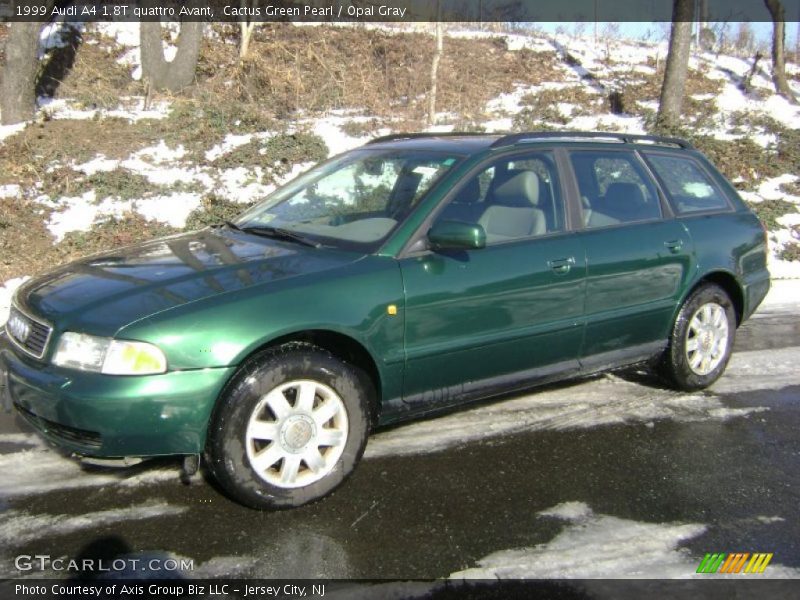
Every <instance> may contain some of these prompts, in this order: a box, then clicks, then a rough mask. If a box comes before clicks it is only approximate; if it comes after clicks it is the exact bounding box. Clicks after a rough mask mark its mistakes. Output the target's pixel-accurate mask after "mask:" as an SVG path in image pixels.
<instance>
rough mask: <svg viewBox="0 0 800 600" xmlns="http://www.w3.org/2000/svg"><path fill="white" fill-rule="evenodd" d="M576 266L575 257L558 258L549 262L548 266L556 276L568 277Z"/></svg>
mask: <svg viewBox="0 0 800 600" xmlns="http://www.w3.org/2000/svg"><path fill="white" fill-rule="evenodd" d="M574 264H575V257H573V256H570V257H569V258H558V259H555V260H548V261H547V265H548V266H549V267H550V268H551V269H552V270H553V273H555V274H556V275H566V274H567V273H569V270H570V269H571V268H572V265H574Z"/></svg>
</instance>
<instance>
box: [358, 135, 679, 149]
mask: <svg viewBox="0 0 800 600" xmlns="http://www.w3.org/2000/svg"><path fill="white" fill-rule="evenodd" d="M542 142H549V143H553V142H573V143H590V144H591V143H597V144H608V143H612V144H645V145H649V146H667V147H673V148H683V149H687V150H691V149H692V145H691V144H689V142H687V141H686V140H683V139H681V138H674V137H662V136H656V135H636V134H627V133H614V132H605V131H529V132H522V133H511V134H503V133H494V134H487V133H467V132H453V133H442V132H429V133H397V134H392V135H386V136H382V137H379V138H375V139H374V140H372V141H370V142H368V144H369V145H373V144H374V145H375V146H379V147H380V146H385V147H388V148H398V147H400V148H407V149H414V150H441V151H446V152H461V153H469V154H471V153H474V152H478V151H481V150H486V149H488V148H503V147H509V146H517V145H521V144H532V143H542Z"/></svg>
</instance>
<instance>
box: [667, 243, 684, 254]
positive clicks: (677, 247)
mask: <svg viewBox="0 0 800 600" xmlns="http://www.w3.org/2000/svg"><path fill="white" fill-rule="evenodd" d="M664 245H665V246H666V247H667V250H669V251H670V252H672V253H673V254H677V253H678V252H680V251H681V248H683V240H670V241H668V242H664Z"/></svg>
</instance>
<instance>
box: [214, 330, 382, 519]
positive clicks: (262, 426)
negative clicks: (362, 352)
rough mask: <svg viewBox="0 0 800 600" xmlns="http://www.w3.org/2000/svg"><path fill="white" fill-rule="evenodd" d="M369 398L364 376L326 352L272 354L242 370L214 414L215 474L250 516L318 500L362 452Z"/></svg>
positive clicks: (299, 349) (304, 348)
mask: <svg viewBox="0 0 800 600" xmlns="http://www.w3.org/2000/svg"><path fill="white" fill-rule="evenodd" d="M370 393H371V388H370V385H369V384H368V382H367V379H366V377H365V376H364V374H363V373H361V371H360V370H359V369H357V368H356V367H354V366H352V365H350V364H348V363H345V362H343V361H341V360H339V359H337V358H336V357H334V356H333V355H332V354H330V353H329V352H327V351H325V350H322V349H320V348H317V347H315V346H312V345H310V344H290V345H287V346H282V347H280V348H276V349H273V350H270V351H267V352H266V353H265V354H263V355H261V356H260V357H256V358H255V359H253V360H252V361H250V363H248V364H247V365H246V366H245V367H243V368H242V371H241V372H240V373H239V374H238V375H237V376H236V377H235V379H234V380H233V382H232V383H231V384H230V385H229V386H228V388H227V390H226V392H224V394H223V397H222V398H221V400H220V403H219V405H218V406H217V408H216V410H215V412H214V416H213V417H212V422H211V425H210V429H209V435H208V442H207V445H206V458H207V460H208V464H209V465H210V468H211V471H212V473H213V474H214V476H215V478H216V479H217V481H218V482H219V483H220V484H221V485H222V487H223V488H224V489H225V490H226V491H227V492H228V493H229V494H230V495H231V496H232V497H234V498H235V499H236V500H238V501H239V502H241V503H243V504H245V505H247V506H250V507H253V508H288V507H295V506H300V505H302V504H305V503H307V502H311V501H313V500H316V499H318V498H321V497H323V496H325V495H326V494H328V493H330V492H331V491H333V490H334V489H335V488H336V487H337V486H339V484H341V483H342V482H343V481H344V479H345V478H346V477H347V476H348V475H349V474H350V473H351V472H352V471H353V469H354V468H355V466H356V464H357V463H358V461H359V459H360V458H361V455H362V454H363V452H364V446H365V445H366V440H367V433H368V430H369V425H368V423H369V419H368V415H369V405H370V403H369V394H370Z"/></svg>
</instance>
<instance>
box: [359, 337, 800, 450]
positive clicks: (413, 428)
mask: <svg viewBox="0 0 800 600" xmlns="http://www.w3.org/2000/svg"><path fill="white" fill-rule="evenodd" d="M761 354H763V352H762V353H761ZM776 354H777V353H776ZM796 357H797V358H800V349H798V350H797V353H796ZM734 358H736V355H734ZM776 360H777V359H776ZM779 366H780V367H781V368H784V369H785V368H786V367H785V365H784V364H783V361H781V362H780V363H779ZM730 369H731V370H733V371H735V369H736V365H735V364H734V365H732V366H731V367H730ZM752 370H753V371H757V367H754V368H753V369H752ZM790 373H791V375H788V376H787V377H788V378H790V379H791V380H793V381H796V379H797V376H796V375H795V374H794V372H793V371H790ZM781 375H783V373H782V372H781ZM763 377H764V378H768V375H766V374H764V375H763ZM773 380H774V379H773ZM568 385H569V384H568ZM731 387H732V386H731ZM769 387H770V388H774V387H775V386H772V385H771V386H769ZM763 410H766V409H765V408H762V407H751V408H742V409H733V408H728V407H727V406H726V405H725V404H724V403H723V402H722V401H721V400H720V398H718V397H716V396H713V395H707V394H685V393H679V392H673V391H670V390H661V389H657V388H653V387H647V386H642V385H639V384H637V383H632V382H628V381H625V380H624V379H620V378H619V377H617V376H615V375H604V376H602V377H600V378H599V379H596V380H592V381H589V382H585V383H579V384H572V385H569V387H568V388H567V389H566V390H565V389H563V388H560V387H558V388H547V389H544V390H542V391H537V392H533V393H531V394H528V395H525V396H519V397H516V398H514V399H511V400H506V401H503V402H493V403H491V404H487V405H484V406H480V407H478V408H474V409H472V410H469V411H463V412H462V411H460V412H457V413H453V414H451V415H447V416H445V417H439V418H435V419H429V420H426V421H417V422H414V423H410V424H408V425H405V426H403V427H401V428H399V429H396V430H391V431H387V432H384V433H378V434H377V435H374V436H373V437H371V438H370V442H369V444H368V445H367V451H366V454H365V456H366V457H368V458H375V457H380V456H391V455H398V454H399V455H405V454H427V453H430V452H438V451H441V450H445V449H447V448H452V447H455V446H461V445H463V444H466V443H469V442H472V441H476V440H482V439H487V438H491V437H495V436H502V435H509V434H513V433H519V432H523V431H543V430H555V431H565V430H571V429H588V428H592V427H598V426H602V425H613V424H620V423H652V422H653V421H656V420H661V419H671V420H675V421H700V420H709V419H721V420H725V419H730V418H733V417H746V416H747V415H749V414H752V413H755V412H760V411H763Z"/></svg>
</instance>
